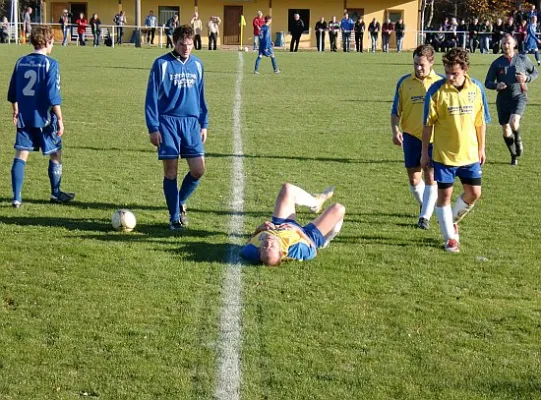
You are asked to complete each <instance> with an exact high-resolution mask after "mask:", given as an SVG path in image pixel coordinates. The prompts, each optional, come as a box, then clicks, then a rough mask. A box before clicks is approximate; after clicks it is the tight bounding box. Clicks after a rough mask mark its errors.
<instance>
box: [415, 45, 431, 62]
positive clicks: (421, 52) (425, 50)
mask: <svg viewBox="0 0 541 400" xmlns="http://www.w3.org/2000/svg"><path fill="white" fill-rule="evenodd" d="M415 56H417V57H426V59H427V60H428V61H430V62H432V61H434V47H432V46H431V45H429V44H422V45H420V46H417V48H416V49H415V50H414V51H413V58H415Z"/></svg>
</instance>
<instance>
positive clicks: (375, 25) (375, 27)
mask: <svg viewBox="0 0 541 400" xmlns="http://www.w3.org/2000/svg"><path fill="white" fill-rule="evenodd" d="M379 31H380V25H379V22H378V21H377V20H376V19H375V18H374V19H373V20H372V22H370V24H369V25H368V32H370V40H371V42H372V53H375V52H376V49H377V44H378V36H379Z"/></svg>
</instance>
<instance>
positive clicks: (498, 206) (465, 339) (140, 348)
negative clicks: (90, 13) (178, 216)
mask: <svg viewBox="0 0 541 400" xmlns="http://www.w3.org/2000/svg"><path fill="white" fill-rule="evenodd" d="M26 51H28V48H27V47H26V48H25V47H15V46H11V47H7V46H6V47H2V54H3V60H4V62H3V63H1V64H0V71H1V72H2V73H1V75H0V76H2V79H0V93H6V92H7V85H8V80H9V76H10V74H11V71H12V68H13V64H14V62H15V60H16V58H17V57H18V56H20V55H22V54H24V53H25V52H26ZM159 54H161V53H160V51H158V50H149V49H145V50H142V49H130V48H119V49H114V50H113V49H108V48H103V49H92V48H75V47H69V48H55V51H54V54H53V55H54V57H55V58H57V59H58V60H59V61H60V63H61V64H60V65H61V73H62V84H63V87H62V92H63V98H64V103H63V107H64V114H65V120H66V136H65V139H64V144H65V153H64V155H65V157H64V178H63V187H64V188H65V189H66V190H73V191H75V192H77V202H75V203H74V204H73V205H69V206H64V207H59V206H52V205H49V204H48V202H47V200H48V190H49V189H48V179H47V174H46V165H47V160H46V159H45V158H44V157H41V156H40V155H38V154H34V155H32V156H31V158H30V161H29V163H28V166H27V169H26V179H25V185H24V188H23V202H24V207H23V208H21V209H19V210H13V209H11V207H10V206H9V201H10V196H11V186H10V178H9V174H10V168H11V161H12V158H13V150H12V145H13V136H14V135H13V134H14V132H13V128H12V126H11V125H10V115H11V108H10V105H9V103H7V102H3V103H1V104H0V115H2V116H3V117H2V118H1V120H0V129H1V132H2V136H1V137H2V140H1V141H0V149H1V151H0V176H3V177H4V178H3V179H1V180H0V243H1V245H0V299H1V303H0V343H1V345H0V399H2V400H4V399H6V400H7V399H10V400H11V399H73V398H79V397H88V396H85V393H86V394H87V395H90V396H94V397H96V398H97V397H99V398H101V399H158V398H160V399H162V398H163V399H169V398H171V399H177V398H183V399H189V398H192V399H204V398H213V394H214V388H215V385H216V373H217V372H216V371H217V358H218V340H219V325H218V324H219V315H220V305H221V295H222V290H221V284H222V279H223V276H224V273H225V272H226V268H227V264H226V255H227V249H228V233H229V232H228V230H229V221H230V208H229V201H230V193H231V183H230V182H231V166H232V160H233V158H232V141H231V138H232V129H233V127H232V124H233V117H232V109H233V103H234V87H235V80H236V69H237V59H238V54H237V53H234V52H223V53H221V52H218V53H210V52H202V53H198V55H200V56H201V58H202V59H203V61H204V63H205V67H206V90H207V100H208V103H209V108H210V129H209V140H208V142H207V145H206V151H207V153H208V154H207V165H208V171H207V174H206V175H205V177H204V179H203V181H202V184H201V186H200V188H199V189H198V191H197V192H196V193H195V195H194V197H193V199H191V200H190V204H189V213H190V217H191V227H190V229H189V230H188V231H186V232H185V233H184V234H183V235H181V236H173V235H171V234H170V233H169V231H168V230H167V226H166V221H167V212H166V208H165V201H164V199H163V194H162V189H161V166H160V163H159V162H158V161H157V160H156V155H155V152H154V150H153V148H152V146H151V145H150V143H149V142H148V138H147V135H146V128H145V123H144V114H143V103H144V93H145V89H146V80H147V76H148V69H149V67H150V64H151V62H152V60H153V59H154V58H155V57H157V56H158V55H159ZM243 57H244V60H245V66H244V73H245V74H244V79H243V106H242V122H243V137H244V153H245V157H244V167H245V177H246V193H245V201H246V202H245V210H244V223H245V233H246V235H248V233H249V232H250V231H251V230H252V229H253V228H254V227H255V226H256V225H257V224H259V223H261V221H262V220H263V219H264V218H266V217H267V216H268V215H270V213H271V211H272V206H273V197H274V195H275V193H276V192H277V190H278V189H279V187H280V184H281V183H283V182H285V181H290V182H293V183H295V184H298V185H300V186H303V187H305V188H307V189H308V190H310V191H314V192H315V191H318V190H321V189H322V188H324V187H325V186H327V185H328V184H335V185H337V191H336V200H337V201H340V202H342V203H343V204H345V205H346V208H347V217H346V223H345V224H344V228H343V231H342V233H341V234H340V235H339V236H338V237H337V239H336V240H335V241H334V242H333V244H332V245H331V246H330V247H329V248H328V249H326V250H324V251H322V252H321V254H320V255H319V256H318V258H317V259H316V260H314V261H311V262H305V263H288V264H285V265H283V266H282V267H280V268H261V267H246V268H245V269H244V270H243V292H242V298H243V307H244V308H243V343H242V346H243V347H242V354H241V361H242V386H241V392H242V398H244V399H446V400H447V399H535V398H541V394H540V393H541V378H540V374H539V372H540V371H541V345H540V343H541V323H540V321H541V298H540V297H541V296H540V280H539V276H540V272H541V271H540V265H541V262H540V261H539V260H540V256H541V251H540V246H539V244H538V242H537V241H538V238H539V233H540V229H539V226H540V223H541V217H540V214H539V212H538V210H537V208H538V203H539V202H538V191H539V188H540V174H539V171H538V169H539V167H538V157H537V154H540V152H541V139H540V138H539V135H538V134H537V132H538V131H539V130H540V129H541V122H540V120H539V119H538V118H537V114H538V113H539V109H540V107H541V89H540V83H539V82H534V83H533V84H531V85H530V91H529V92H528V93H529V105H528V109H527V111H526V114H525V116H524V119H523V135H524V138H525V139H524V140H525V145H526V153H525V155H524V157H523V159H521V161H520V165H519V166H518V167H516V168H512V167H510V166H509V165H508V161H509V159H508V158H509V157H508V154H507V150H506V149H505V145H504V143H503V141H502V140H501V133H500V129H499V127H498V126H497V122H493V123H492V125H491V126H490V127H489V129H488V133H487V155H488V163H487V165H486V166H485V168H484V171H483V175H484V180H483V195H482V198H481V200H480V201H479V203H478V205H476V207H475V209H474V211H473V212H472V213H471V214H470V215H468V217H467V218H466V219H465V221H464V223H463V224H462V225H463V227H462V230H461V242H462V252H461V253H460V254H458V255H449V254H446V253H445V252H444V251H443V250H442V248H441V238H440V233H439V229H438V226H437V223H436V221H435V219H433V221H432V228H431V230H430V231H428V232H423V231H419V230H416V229H415V228H414V223H415V222H416V212H417V210H418V209H417V206H416V205H415V204H414V201H413V199H412V198H411V195H410V194H409V190H408V188H407V178H406V173H405V170H404V168H403V164H402V153H401V150H400V149H398V148H396V147H395V146H393V145H392V143H391V133H390V128H389V111H390V106H391V101H392V97H393V94H394V87H395V84H396V80H397V79H398V78H399V77H400V76H401V75H403V74H405V73H407V72H409V71H410V70H411V66H410V64H411V54H376V55H373V54H361V55H359V54H342V53H337V54H329V53H326V54H316V53H298V54H289V53H280V52H279V53H277V59H278V63H279V66H280V68H281V69H282V74H280V75H274V74H272V69H271V66H270V61H269V60H263V62H262V65H261V69H260V72H261V75H259V76H254V75H253V62H254V60H255V58H254V56H253V54H252V53H249V54H243ZM492 60H493V57H492V56H480V55H475V56H473V57H472V72H471V75H472V76H474V77H476V78H478V79H480V80H484V76H485V73H486V70H487V69H488V65H489V64H490V62H491V61H492ZM439 63H440V57H438V62H437V64H439ZM437 70H438V71H441V67H440V66H439V65H438V67H437ZM494 99H495V96H494V93H492V92H491V93H489V100H490V103H491V104H490V106H491V112H492V115H493V118H494V119H496V113H495V107H494ZM183 171H185V169H184V168H183ZM456 191H457V193H459V192H460V191H459V185H458V184H457V186H456ZM120 207H127V208H130V209H131V210H133V211H134V213H135V214H136V215H137V218H138V226H137V228H136V231H135V232H133V233H131V234H121V233H117V232H113V231H112V228H111V227H110V217H111V215H112V213H113V211H114V210H115V209H117V208H120ZM310 218H311V215H309V214H307V213H305V212H301V213H300V219H301V220H303V221H308V220H309V219H310ZM479 257H484V258H483V259H487V261H480V260H481V259H480V258H479Z"/></svg>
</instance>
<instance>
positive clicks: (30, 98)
mask: <svg viewBox="0 0 541 400" xmlns="http://www.w3.org/2000/svg"><path fill="white" fill-rule="evenodd" d="M8 101H9V102H11V103H17V104H18V106H19V118H18V121H17V124H18V125H17V127H18V128H24V127H28V128H44V127H46V126H48V125H49V124H50V123H51V120H52V116H51V108H52V107H53V106H58V105H60V103H61V101H62V98H61V95H60V71H59V68H58V63H57V62H56V60H54V59H52V58H50V57H48V56H46V55H44V54H39V53H32V54H29V55H26V56H24V57H21V58H19V60H18V61H17V63H16V64H15V69H14V70H13V75H12V76H11V82H10V84H9V90H8Z"/></svg>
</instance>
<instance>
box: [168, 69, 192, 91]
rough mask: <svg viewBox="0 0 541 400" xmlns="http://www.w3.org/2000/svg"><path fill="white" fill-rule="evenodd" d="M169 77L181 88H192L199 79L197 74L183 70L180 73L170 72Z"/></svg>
mask: <svg viewBox="0 0 541 400" xmlns="http://www.w3.org/2000/svg"><path fill="white" fill-rule="evenodd" d="M169 79H170V80H171V82H172V83H173V85H175V86H177V87H179V88H192V87H193V86H194V85H195V81H196V80H197V74H191V73H189V72H181V73H179V74H169Z"/></svg>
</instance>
